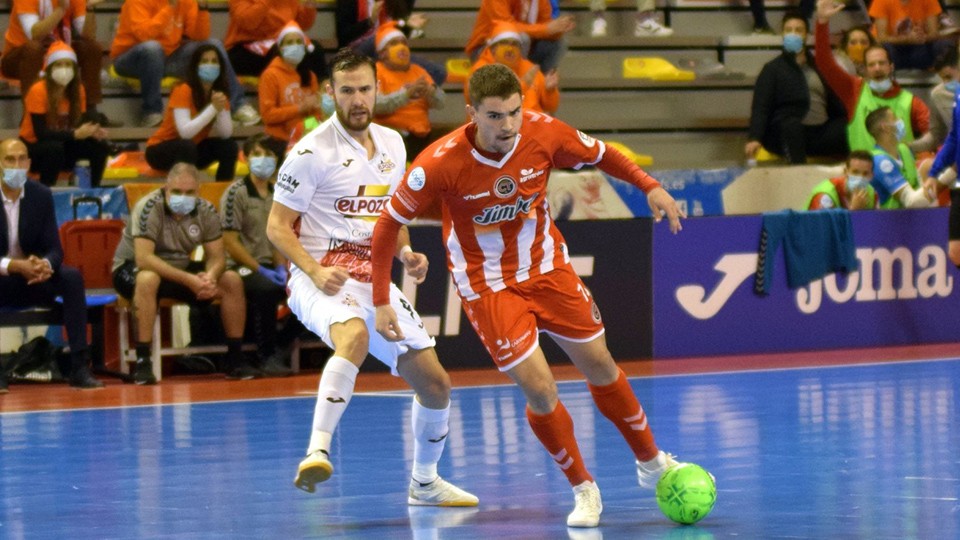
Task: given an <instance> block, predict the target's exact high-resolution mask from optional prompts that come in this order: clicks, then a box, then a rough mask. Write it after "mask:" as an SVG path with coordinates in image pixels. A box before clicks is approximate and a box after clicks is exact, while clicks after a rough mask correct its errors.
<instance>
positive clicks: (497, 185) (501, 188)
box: [493, 176, 517, 199]
mask: <svg viewBox="0 0 960 540" xmlns="http://www.w3.org/2000/svg"><path fill="white" fill-rule="evenodd" d="M493 192H494V193H496V195H497V197H500V198H501V199H506V198H508V197H510V196H512V195H513V194H514V193H516V192H517V183H516V182H514V181H513V178H510V177H509V176H501V177H500V178H497V181H496V182H494V183H493Z"/></svg>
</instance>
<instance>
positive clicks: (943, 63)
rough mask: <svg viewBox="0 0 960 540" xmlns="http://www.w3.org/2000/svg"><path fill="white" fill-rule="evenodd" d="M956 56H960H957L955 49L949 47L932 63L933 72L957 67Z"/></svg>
mask: <svg viewBox="0 0 960 540" xmlns="http://www.w3.org/2000/svg"><path fill="white" fill-rule="evenodd" d="M958 56H960V55H958V54H957V48H956V47H950V48H949V49H947V50H945V51H943V53H942V54H941V55H940V56H938V57H937V58H936V60H934V61H933V70H934V71H940V70H941V69H943V68H945V67H952V68H955V67H957V61H958V60H960V58H958Z"/></svg>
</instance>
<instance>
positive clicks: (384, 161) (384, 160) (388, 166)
mask: <svg viewBox="0 0 960 540" xmlns="http://www.w3.org/2000/svg"><path fill="white" fill-rule="evenodd" d="M396 168H397V164H396V163H394V162H393V160H392V159H390V156H388V155H386V154H380V163H377V170H378V171H380V174H387V173H389V172H390V171H392V170H394V169H396Z"/></svg>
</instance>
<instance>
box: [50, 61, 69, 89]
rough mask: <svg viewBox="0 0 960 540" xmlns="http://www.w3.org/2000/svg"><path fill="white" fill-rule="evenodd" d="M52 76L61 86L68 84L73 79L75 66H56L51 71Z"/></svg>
mask: <svg viewBox="0 0 960 540" xmlns="http://www.w3.org/2000/svg"><path fill="white" fill-rule="evenodd" d="M50 78H51V79H53V80H54V82H56V83H57V84H59V85H60V86H66V85H68V84H70V81H72V80H73V68H72V67H66V66H61V67H55V68H53V70H51V71H50Z"/></svg>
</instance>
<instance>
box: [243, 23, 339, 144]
mask: <svg viewBox="0 0 960 540" xmlns="http://www.w3.org/2000/svg"><path fill="white" fill-rule="evenodd" d="M276 41H277V49H278V50H279V51H280V54H279V55H278V56H276V57H275V58H274V59H273V60H271V61H270V65H268V66H267V69H265V70H264V71H263V74H262V75H261V76H260V88H259V94H260V115H261V117H262V118H263V123H264V126H265V129H264V131H265V132H266V133H267V135H269V136H270V137H271V138H273V139H275V140H276V141H277V142H279V143H282V145H283V146H286V144H287V142H288V141H289V140H290V133H291V131H293V129H294V127H295V126H296V125H297V123H299V122H300V121H302V120H304V119H305V118H308V117H313V118H315V119H316V120H317V121H318V122H320V121H322V120H323V118H324V114H323V110H322V109H321V95H320V84H319V82H318V81H317V76H316V74H314V72H313V71H312V70H311V69H310V67H309V66H308V65H307V64H306V63H305V62H304V58H305V57H306V55H307V53H309V52H310V51H311V50H312V48H313V43H311V42H310V41H309V40H308V39H307V37H306V36H305V35H304V33H303V30H301V29H300V27H299V26H298V25H297V23H296V22H294V21H291V22H289V23H287V25H286V26H284V27H283V29H282V30H281V31H280V33H279V34H278V35H277V39H276Z"/></svg>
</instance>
